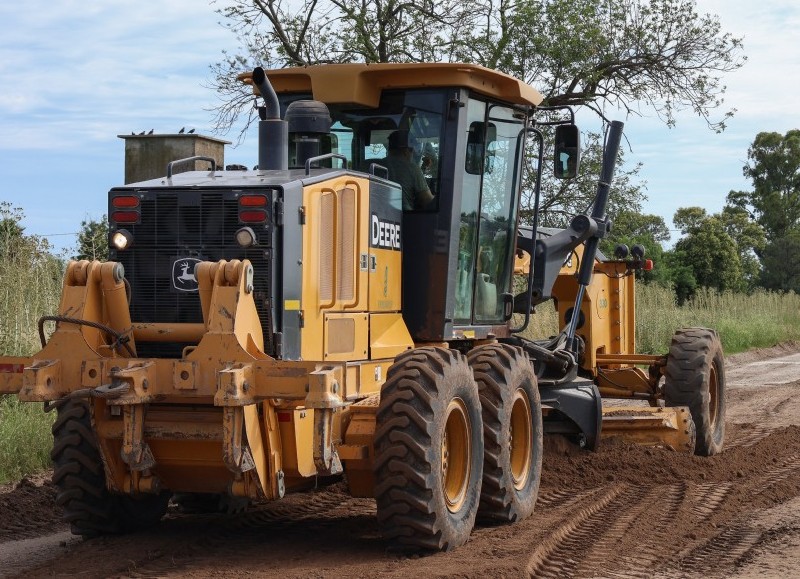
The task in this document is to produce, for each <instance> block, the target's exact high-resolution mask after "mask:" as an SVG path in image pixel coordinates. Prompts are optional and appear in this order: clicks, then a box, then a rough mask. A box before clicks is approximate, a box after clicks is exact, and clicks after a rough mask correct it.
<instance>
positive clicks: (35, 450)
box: [0, 203, 64, 483]
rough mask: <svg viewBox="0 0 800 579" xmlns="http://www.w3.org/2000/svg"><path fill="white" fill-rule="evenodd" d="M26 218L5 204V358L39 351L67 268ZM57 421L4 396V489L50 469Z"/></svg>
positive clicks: (1, 266)
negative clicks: (43, 324)
mask: <svg viewBox="0 0 800 579" xmlns="http://www.w3.org/2000/svg"><path fill="white" fill-rule="evenodd" d="M22 218H23V214H22V212H21V211H20V210H19V209H16V208H14V207H12V206H11V205H9V204H8V203H0V355H3V356H27V355H30V354H33V353H34V352H36V351H37V350H38V349H39V348H40V347H41V345H40V342H39V332H38V330H37V321H38V319H39V318H40V317H41V316H43V315H46V314H52V313H54V312H55V311H56V310H57V309H58V300H59V297H60V296H61V280H62V277H63V271H64V265H63V262H62V261H61V260H60V259H58V258H56V257H54V256H53V255H52V254H51V253H50V247H49V245H48V244H47V242H46V241H45V240H43V239H40V238H38V237H36V236H30V235H25V230H24V228H23V227H22V226H21V224H20V223H21V221H22ZM53 418H54V416H53V415H52V414H45V413H44V411H43V410H42V405H41V404H23V403H20V402H19V401H18V400H17V399H16V397H15V396H0V448H1V449H2V452H0V483H3V482H7V481H9V480H15V479H18V478H20V477H21V476H23V475H25V474H30V473H32V472H36V471H39V470H42V469H43V468H46V467H47V466H48V465H49V464H50V447H51V446H52V444H53V441H52V438H51V436H50V425H51V424H52V420H53Z"/></svg>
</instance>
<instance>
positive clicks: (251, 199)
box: [239, 195, 267, 207]
mask: <svg viewBox="0 0 800 579" xmlns="http://www.w3.org/2000/svg"><path fill="white" fill-rule="evenodd" d="M266 206H267V196H266V195H242V196H241V197H239V207H266Z"/></svg>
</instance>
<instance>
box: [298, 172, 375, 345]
mask: <svg viewBox="0 0 800 579" xmlns="http://www.w3.org/2000/svg"><path fill="white" fill-rule="evenodd" d="M368 194H369V183H368V181H367V180H366V179H363V178H356V177H351V176H344V177H336V178H334V179H330V180H328V181H324V182H321V183H315V184H313V185H309V186H308V187H306V188H305V189H304V190H303V205H304V207H305V219H306V221H305V225H304V229H303V274H302V276H303V287H302V300H301V301H302V310H303V328H302V330H301V355H302V357H303V359H304V360H346V359H353V358H346V357H344V355H343V354H342V352H341V350H342V348H341V347H339V348H338V349H337V350H338V353H337V354H335V355H333V354H332V355H333V356H334V357H328V356H326V355H325V348H326V346H329V345H330V343H329V342H326V340H328V338H327V337H326V334H325V327H324V326H325V314H326V312H344V311H354V312H357V311H365V310H366V309H367V306H368V291H367V284H368V272H367V271H366V270H362V268H361V256H362V255H363V256H365V259H366V255H367V253H368V250H367V243H368V234H369V224H368V218H367V215H368V203H369V201H368ZM289 305H294V304H287V308H288V306H289ZM297 306H298V307H299V306H300V304H297ZM364 339H365V340H366V337H365V338H364ZM334 345H336V344H334ZM364 350H365V348H360V347H359V344H358V343H356V344H355V345H354V347H353V348H352V349H350V351H351V352H362V351H364ZM354 355H356V354H354ZM365 357H366V356H365V355H364V354H361V353H358V354H357V355H356V357H355V358H354V359H363V358H365Z"/></svg>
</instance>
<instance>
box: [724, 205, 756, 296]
mask: <svg viewBox="0 0 800 579" xmlns="http://www.w3.org/2000/svg"><path fill="white" fill-rule="evenodd" d="M717 216H718V217H719V218H720V219H721V220H722V224H723V226H724V227H725V231H726V232H727V234H728V235H730V236H731V239H733V241H734V243H736V247H737V248H738V250H739V262H740V264H741V266H742V276H743V278H744V280H745V282H746V284H745V285H746V288H747V289H748V290H751V289H753V288H755V286H756V285H758V283H759V278H760V277H761V260H760V256H761V255H762V254H763V252H764V248H765V247H766V244H767V239H766V236H765V234H764V228H763V227H761V225H759V224H758V223H755V222H754V221H752V220H751V219H750V216H749V215H748V214H747V212H746V211H744V210H743V209H741V208H738V207H730V206H728V207H724V208H723V209H722V213H719V214H717Z"/></svg>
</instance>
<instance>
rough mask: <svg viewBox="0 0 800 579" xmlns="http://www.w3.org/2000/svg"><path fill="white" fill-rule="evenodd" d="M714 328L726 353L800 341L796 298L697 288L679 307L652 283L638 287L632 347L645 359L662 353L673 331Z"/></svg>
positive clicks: (799, 307) (798, 298) (667, 291)
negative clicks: (647, 355)
mask: <svg viewBox="0 0 800 579" xmlns="http://www.w3.org/2000/svg"><path fill="white" fill-rule="evenodd" d="M689 326H703V327H707V328H714V329H715V330H717V331H718V332H719V335H720V338H721V339H722V347H723V349H724V350H725V353H726V354H733V353H736V352H742V351H744V350H748V349H750V348H760V347H765V346H773V345H775V344H778V343H780V342H786V341H789V340H798V339H800V296H798V295H797V294H795V293H786V294H779V293H775V292H769V291H765V290H757V291H755V292H753V293H752V294H749V295H748V294H744V293H734V292H723V293H720V292H717V291H715V290H712V289H706V288H703V289H700V290H698V291H697V292H696V293H695V295H694V296H693V297H692V298H691V299H689V300H687V301H686V302H685V303H684V304H683V305H682V306H676V304H675V294H674V293H673V292H672V290H670V289H669V288H665V287H662V286H659V285H656V284H649V285H640V286H638V288H637V302H636V343H637V349H638V350H639V351H640V352H641V353H644V354H656V353H661V352H666V351H667V350H668V349H669V343H670V340H671V339H672V334H673V332H674V330H676V329H677V328H683V327H689Z"/></svg>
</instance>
